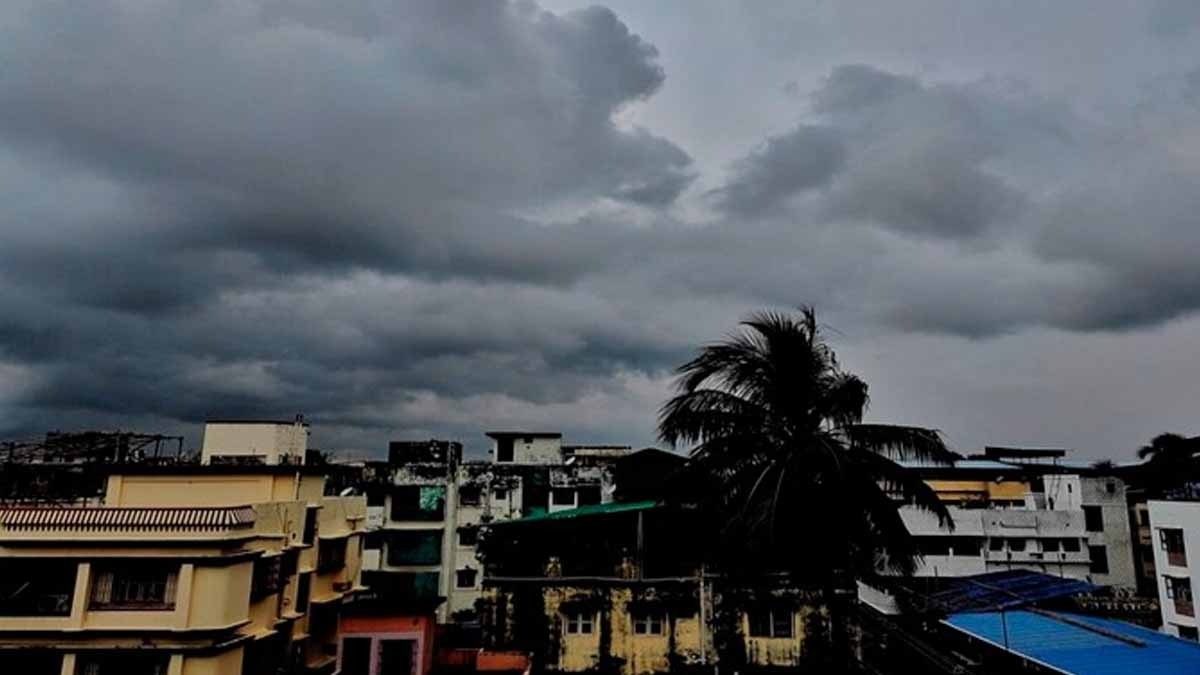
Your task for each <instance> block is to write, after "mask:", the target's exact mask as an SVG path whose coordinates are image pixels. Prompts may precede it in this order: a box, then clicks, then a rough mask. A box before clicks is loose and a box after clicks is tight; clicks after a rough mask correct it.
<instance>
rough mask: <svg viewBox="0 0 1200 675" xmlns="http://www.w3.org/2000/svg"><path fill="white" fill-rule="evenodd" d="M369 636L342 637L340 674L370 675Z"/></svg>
mask: <svg viewBox="0 0 1200 675" xmlns="http://www.w3.org/2000/svg"><path fill="white" fill-rule="evenodd" d="M370 673H371V638H369V637H346V638H342V675H370Z"/></svg>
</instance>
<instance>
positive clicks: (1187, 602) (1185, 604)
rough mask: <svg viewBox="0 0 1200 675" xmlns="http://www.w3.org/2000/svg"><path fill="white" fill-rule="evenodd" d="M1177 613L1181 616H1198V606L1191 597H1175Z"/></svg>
mask: <svg viewBox="0 0 1200 675" xmlns="http://www.w3.org/2000/svg"><path fill="white" fill-rule="evenodd" d="M1175 613H1176V614H1178V615H1180V616H1193V617H1194V616H1196V608H1195V606H1194V605H1193V603H1192V600H1191V599H1190V598H1188V599H1183V598H1178V597H1177V598H1175Z"/></svg>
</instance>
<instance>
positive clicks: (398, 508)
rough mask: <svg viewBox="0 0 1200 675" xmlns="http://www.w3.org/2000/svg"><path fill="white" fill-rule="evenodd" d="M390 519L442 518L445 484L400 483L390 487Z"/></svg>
mask: <svg viewBox="0 0 1200 675" xmlns="http://www.w3.org/2000/svg"><path fill="white" fill-rule="evenodd" d="M390 515H391V519H392V520H398V521H404V520H422V521H426V520H442V519H443V518H445V517H446V486H444V485H401V486H398V487H395V488H393V489H392V508H391V513H390Z"/></svg>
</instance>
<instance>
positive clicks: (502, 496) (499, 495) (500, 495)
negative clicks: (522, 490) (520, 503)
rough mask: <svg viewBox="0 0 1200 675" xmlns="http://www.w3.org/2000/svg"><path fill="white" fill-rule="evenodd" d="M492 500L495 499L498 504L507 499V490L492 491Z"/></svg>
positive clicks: (497, 489)
mask: <svg viewBox="0 0 1200 675" xmlns="http://www.w3.org/2000/svg"><path fill="white" fill-rule="evenodd" d="M492 499H495V500H496V501H498V502H502V501H504V500H506V499H508V488H496V489H495V490H492Z"/></svg>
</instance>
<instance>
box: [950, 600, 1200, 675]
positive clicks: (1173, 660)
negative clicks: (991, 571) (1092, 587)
mask: <svg viewBox="0 0 1200 675" xmlns="http://www.w3.org/2000/svg"><path fill="white" fill-rule="evenodd" d="M942 623H943V625H946V626H949V627H950V628H952V629H954V630H956V631H959V632H961V633H962V634H964V635H966V636H968V637H969V638H971V639H974V640H979V641H983V642H986V643H988V644H990V645H992V646H993V647H997V648H1000V649H1005V650H1008V651H1011V652H1013V653H1014V654H1016V655H1017V656H1020V657H1022V658H1025V659H1028V660H1030V661H1034V662H1036V663H1037V664H1039V665H1042V666H1044V667H1045V668H1047V669H1049V670H1050V671H1051V672H1057V673H1068V674H1072V675H1118V674H1119V675H1126V674H1128V673H1133V672H1136V673H1138V675H1194V674H1195V673H1200V645H1197V644H1195V643H1193V642H1188V641H1185V640H1181V639H1179V638H1174V637H1170V636H1168V635H1164V634H1162V633H1159V632H1157V631H1153V630H1150V629H1148V628H1143V627H1141V626H1135V625H1133V624H1129V623H1125V622H1123V621H1114V620H1111V619H1101V618H1096V617H1090V616H1084V615H1080V614H1066V613H1052V612H1039V611H1027V610H1017V611H1006V612H979V613H962V614H954V615H952V616H950V617H948V618H946V619H945V620H944V621H943V622H942Z"/></svg>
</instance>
